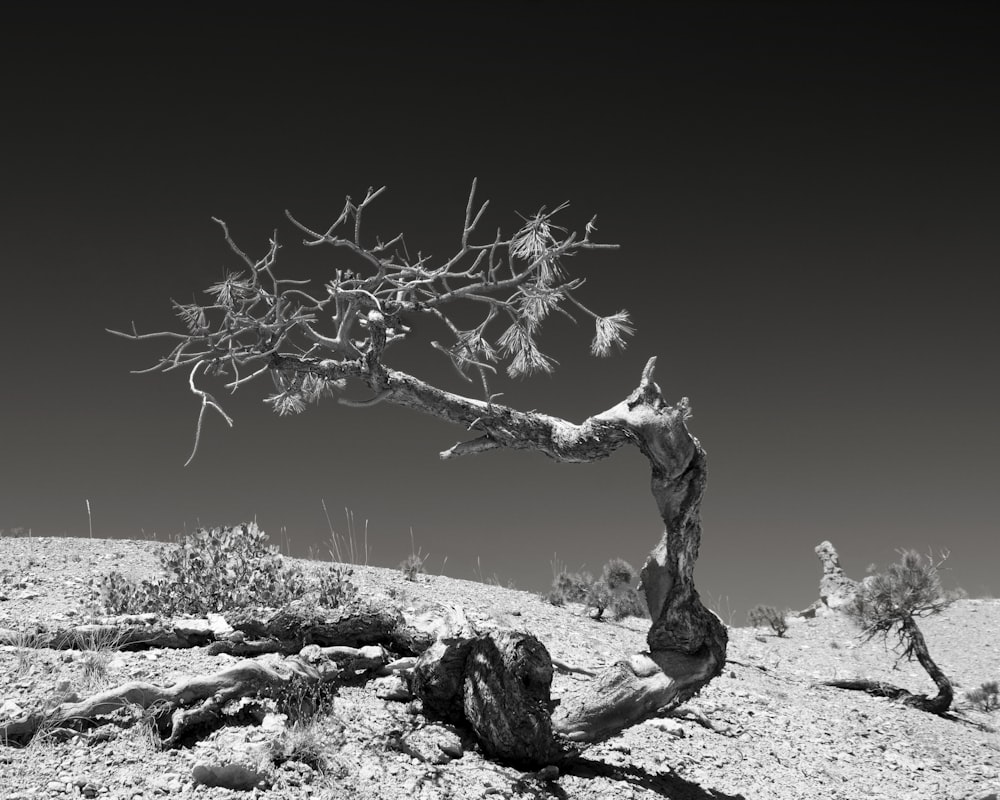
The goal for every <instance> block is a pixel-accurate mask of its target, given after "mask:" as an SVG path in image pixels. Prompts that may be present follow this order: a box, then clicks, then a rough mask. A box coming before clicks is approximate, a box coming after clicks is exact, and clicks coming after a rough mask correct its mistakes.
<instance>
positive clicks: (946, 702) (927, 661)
mask: <svg viewBox="0 0 1000 800" xmlns="http://www.w3.org/2000/svg"><path fill="white" fill-rule="evenodd" d="M903 635H904V636H905V637H906V638H907V641H908V642H909V648H908V649H909V650H910V651H911V652H912V653H913V655H914V656H916V659H917V661H918V662H919V663H920V666H922V667H923V668H924V670H925V671H926V672H927V674H928V675H930V677H931V680H932V681H934V685H935V686H937V688H938V693H937V694H936V695H935V696H934V697H930V698H925V699H924V703H923V706H922V707H923V709H924V711H929V712H931V713H932V714H944V713H945V712H946V711H947V710H948V709H949V708H950V707H951V701H952V699H953V698H954V695H955V691H954V689H953V688H952V685H951V681H950V680H948V676H947V675H945V674H944V673H943V672H942V671H941V668H940V667H939V666H938V665H937V664H936V663H934V659H932V658H931V654H930V652H928V650H927V642H926V641H925V640H924V634H923V633H922V632H921V630H920V628H918V627H917V623H916V621H914V619H913V617H906V618H905V619H904V620H903Z"/></svg>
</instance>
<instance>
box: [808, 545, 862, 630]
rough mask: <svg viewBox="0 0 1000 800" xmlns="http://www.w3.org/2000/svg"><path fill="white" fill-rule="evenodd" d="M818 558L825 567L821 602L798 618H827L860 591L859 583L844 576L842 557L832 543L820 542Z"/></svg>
mask: <svg viewBox="0 0 1000 800" xmlns="http://www.w3.org/2000/svg"><path fill="white" fill-rule="evenodd" d="M816 556H817V557H818V558H819V560H820V563H821V564H822V565H823V575H822V577H821V578H820V580H819V600H817V601H816V602H815V603H813V604H812V605H811V606H809V607H808V608H806V609H804V610H802V611H800V612H799V613H798V615H797V616H799V617H801V618H803V619H814V618H815V617H817V616H826V615H828V614H830V613H832V612H834V611H836V610H837V609H839V608H842V607H843V606H845V605H847V604H848V603H850V602H851V600H853V599H854V595H855V594H856V593H857V591H858V582H857V581H854V580H851V579H850V578H848V577H847V576H846V575H845V574H844V570H843V569H842V568H841V566H840V556H838V555H837V551H836V549H834V546H833V545H832V544H830V542H827V541H824V542H820V543H819V544H818V545H817V546H816Z"/></svg>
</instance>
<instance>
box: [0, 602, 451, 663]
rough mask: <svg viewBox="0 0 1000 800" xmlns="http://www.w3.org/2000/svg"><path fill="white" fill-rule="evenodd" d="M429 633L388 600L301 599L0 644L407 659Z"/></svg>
mask: <svg viewBox="0 0 1000 800" xmlns="http://www.w3.org/2000/svg"><path fill="white" fill-rule="evenodd" d="M433 641H434V634H433V632H432V631H430V630H427V629H425V628H424V627H421V626H419V625H411V624H410V623H409V622H408V621H407V620H406V619H405V618H404V617H403V615H402V613H401V612H400V611H399V609H398V608H396V607H394V606H393V605H391V603H388V602H379V601H369V600H362V601H357V602H353V603H351V604H350V605H348V606H346V607H344V608H338V609H322V608H318V607H316V606H311V605H309V604H306V603H301V602H296V603H292V604H290V605H288V606H286V607H284V608H281V609H267V608H256V609H237V610H233V611H229V612H226V613H225V614H224V615H215V614H213V615H209V618H207V619H198V618H195V619H186V618H175V619H170V618H163V617H161V616H159V615H157V614H133V615H123V616H119V617H104V618H102V619H100V620H99V621H98V622H95V623H88V624H81V625H69V626H65V627H62V628H53V629H48V628H44V627H43V628H39V629H35V630H32V631H27V632H26V631H16V630H10V629H7V628H0V644H3V645H11V646H17V647H30V648H33V649H52V650H73V649H80V650H87V649H95V648H99V649H111V650H143V649H151V648H163V649H185V648H189V647H203V646H207V647H208V648H209V649H208V652H209V653H210V654H211V655H219V654H223V653H225V654H228V655H235V656H254V655H262V654H264V653H281V654H284V655H294V654H296V653H298V652H299V651H300V650H301V649H302V648H303V647H305V646H307V645H309V644H318V645H321V646H324V647H328V646H350V647H364V646H366V645H374V644H378V645H387V646H389V647H391V648H392V649H393V650H394V651H396V652H399V653H403V654H406V655H417V654H419V653H421V652H423V651H424V650H425V649H426V648H427V647H429V646H430V644H431V643H432V642H433Z"/></svg>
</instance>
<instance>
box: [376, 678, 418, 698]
mask: <svg viewBox="0 0 1000 800" xmlns="http://www.w3.org/2000/svg"><path fill="white" fill-rule="evenodd" d="M374 684H375V696H376V697H378V698H379V699H381V700H391V701H395V702H398V703H408V702H410V700H412V699H413V694H411V692H410V687H409V686H408V685H407V683H406V681H405V680H404V679H403V677H402V676H401V675H388V676H386V677H384V678H377V679H376V680H375V681H374Z"/></svg>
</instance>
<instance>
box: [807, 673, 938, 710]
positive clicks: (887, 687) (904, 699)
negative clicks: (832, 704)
mask: <svg viewBox="0 0 1000 800" xmlns="http://www.w3.org/2000/svg"><path fill="white" fill-rule="evenodd" d="M814 686H832V687H833V688H835V689H849V690H852V691H859V692H866V693H867V694H870V695H871V696H872V697H887V698H889V699H890V700H898V701H899V702H900V703H902V704H903V705H907V706H910V707H911V708H917V709H919V710H921V711H927V712H929V713H931V714H938V715H941V714H942V713H945V712H946V711H947V709H945V710H944V712H942V710H941V709H940V707H939V704H938V703H937V702H936V698H933V697H928V696H927V695H925V694H915V693H913V692H911V691H908V690H906V689H903V688H901V687H899V686H893V685H892V684H891V683H883V682H882V681H872V680H867V679H864V678H857V679H845V680H836V681H820V682H819V683H817V684H814Z"/></svg>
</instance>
